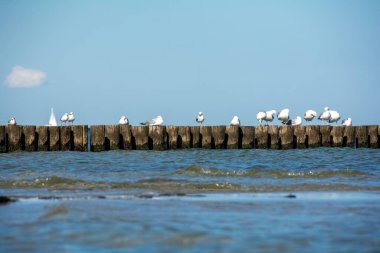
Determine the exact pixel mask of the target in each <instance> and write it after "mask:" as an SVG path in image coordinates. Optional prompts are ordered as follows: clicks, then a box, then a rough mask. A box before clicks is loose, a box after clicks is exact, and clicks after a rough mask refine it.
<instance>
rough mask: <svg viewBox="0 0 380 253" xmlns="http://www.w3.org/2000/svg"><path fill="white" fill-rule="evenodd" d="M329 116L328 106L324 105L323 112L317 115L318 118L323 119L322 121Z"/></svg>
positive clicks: (328, 118)
mask: <svg viewBox="0 0 380 253" xmlns="http://www.w3.org/2000/svg"><path fill="white" fill-rule="evenodd" d="M330 118H331V114H330V108H328V107H325V109H323V112H322V113H321V114H320V115H319V117H318V119H319V120H323V121H329V120H330Z"/></svg>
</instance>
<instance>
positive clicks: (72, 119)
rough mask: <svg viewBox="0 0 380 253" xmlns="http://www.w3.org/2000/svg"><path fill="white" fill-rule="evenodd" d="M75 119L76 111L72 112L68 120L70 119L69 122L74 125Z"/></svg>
mask: <svg viewBox="0 0 380 253" xmlns="http://www.w3.org/2000/svg"><path fill="white" fill-rule="evenodd" d="M74 120H75V117H74V113H73V112H70V113H69V116H68V120H67V121H68V122H69V123H71V125H73V124H74Z"/></svg>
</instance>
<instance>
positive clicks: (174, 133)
mask: <svg viewBox="0 0 380 253" xmlns="http://www.w3.org/2000/svg"><path fill="white" fill-rule="evenodd" d="M166 133H167V135H168V148H169V149H177V140H178V127H177V126H166Z"/></svg>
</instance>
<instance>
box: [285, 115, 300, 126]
mask: <svg viewBox="0 0 380 253" xmlns="http://www.w3.org/2000/svg"><path fill="white" fill-rule="evenodd" d="M301 123H302V119H301V117H300V116H297V117H296V118H294V119H291V120H288V121H287V122H286V125H289V126H298V125H301Z"/></svg>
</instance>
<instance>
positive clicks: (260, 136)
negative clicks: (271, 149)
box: [255, 125, 269, 148]
mask: <svg viewBox="0 0 380 253" xmlns="http://www.w3.org/2000/svg"><path fill="white" fill-rule="evenodd" d="M255 143H256V145H255V148H268V146H269V145H268V126H261V125H260V126H257V127H256V129H255Z"/></svg>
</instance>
